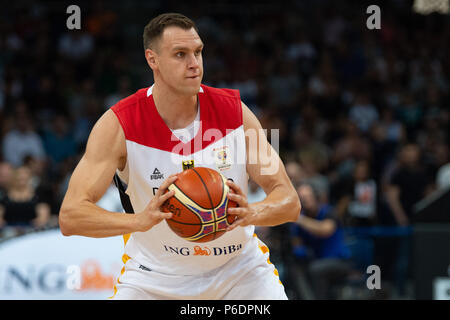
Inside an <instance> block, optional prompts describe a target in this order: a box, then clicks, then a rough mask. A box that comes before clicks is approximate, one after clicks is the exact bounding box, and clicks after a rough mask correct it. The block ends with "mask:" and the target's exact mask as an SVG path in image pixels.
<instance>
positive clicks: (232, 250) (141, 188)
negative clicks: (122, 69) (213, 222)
mask: <svg viewBox="0 0 450 320" xmlns="http://www.w3.org/2000/svg"><path fill="white" fill-rule="evenodd" d="M198 101H199V113H200V117H199V119H200V126H199V127H198V130H197V132H196V133H195V136H194V138H193V139H192V140H190V141H188V142H187V143H184V142H182V141H181V140H180V139H178V138H177V137H176V136H175V135H174V134H173V132H172V131H171V130H170V129H169V127H167V125H166V124H165V122H164V121H163V119H162V118H161V116H160V115H159V113H158V111H157V109H156V107H155V103H154V100H153V96H152V87H150V88H144V89H140V90H138V91H137V92H136V93H135V94H133V95H131V96H129V97H127V98H125V99H123V100H121V101H119V102H118V103H117V104H116V105H114V106H113V107H112V108H111V109H112V110H113V112H114V113H115V115H116V116H117V118H118V119H119V122H120V124H121V126H122V128H123V131H124V133H125V139H126V148H127V164H126V167H125V169H124V170H123V171H118V172H117V173H118V176H119V177H120V179H121V180H122V182H124V183H125V184H126V194H127V195H128V196H129V199H130V202H131V206H132V208H133V211H134V212H140V211H142V210H143V209H144V208H145V207H146V205H147V204H148V202H149V201H150V200H151V198H152V197H153V196H154V194H155V192H156V190H157V189H158V188H159V186H160V185H161V183H162V182H163V181H164V179H166V178H167V177H168V176H169V175H171V174H173V173H177V172H181V171H182V170H183V161H191V160H193V163H194V166H195V167H209V168H212V169H215V170H217V171H219V172H221V173H222V174H223V175H224V176H225V177H226V178H231V179H233V181H234V182H235V183H237V184H238V185H239V186H240V187H241V189H242V190H243V192H244V193H247V182H248V176H247V171H246V157H247V155H246V147H245V135H244V128H243V120H242V106H241V100H240V96H239V92H238V91H237V90H232V89H217V88H212V87H208V86H205V85H202V86H201V88H200V91H199V93H198ZM253 233H254V226H247V227H238V228H235V229H234V230H232V231H230V232H226V233H225V234H224V235H223V236H221V237H220V238H218V239H215V240H213V241H210V242H206V243H195V242H190V241H187V240H184V239H183V238H181V237H179V236H177V235H176V234H175V233H174V232H173V231H172V230H171V229H170V228H169V226H168V225H167V222H166V221H165V220H164V221H162V222H161V223H159V224H157V225H156V226H154V227H153V228H151V229H150V230H148V231H146V232H135V233H132V234H131V235H129V236H128V235H126V236H124V239H125V255H126V256H128V257H130V258H131V259H133V260H135V261H136V262H138V263H139V264H141V265H143V266H145V267H147V268H149V269H152V270H154V271H157V272H160V273H165V274H177V275H195V274H200V273H204V272H207V271H210V270H212V269H215V268H217V267H219V266H221V265H223V264H225V263H226V262H227V261H229V260H230V259H231V258H233V257H235V256H237V255H239V254H240V253H241V252H242V251H244V249H246V251H247V250H248V249H250V250H251V248H248V247H246V245H249V246H253V245H254V242H252V241H249V240H250V239H252V237H253ZM255 250H259V249H258V247H257V246H256V245H255Z"/></svg>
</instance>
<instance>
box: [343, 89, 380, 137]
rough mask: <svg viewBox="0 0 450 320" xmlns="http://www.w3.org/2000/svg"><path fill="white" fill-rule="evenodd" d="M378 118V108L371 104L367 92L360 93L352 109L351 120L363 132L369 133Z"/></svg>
mask: <svg viewBox="0 0 450 320" xmlns="http://www.w3.org/2000/svg"><path fill="white" fill-rule="evenodd" d="M378 118H379V115H378V111H377V108H375V106H374V105H373V104H372V103H371V102H370V99H369V96H368V95H367V94H366V93H365V92H361V93H358V94H357V95H356V98H355V102H354V104H353V106H352V107H351V108H350V112H349V119H350V120H351V121H353V123H355V124H356V125H357V126H358V128H359V130H361V132H363V133H367V132H368V131H369V130H370V128H371V127H372V125H373V124H374V123H376V121H378Z"/></svg>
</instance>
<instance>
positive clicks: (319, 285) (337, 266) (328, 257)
mask: <svg viewBox="0 0 450 320" xmlns="http://www.w3.org/2000/svg"><path fill="white" fill-rule="evenodd" d="M297 192H298V195H299V197H300V200H301V203H302V212H301V214H300V217H299V219H298V220H297V222H296V223H295V224H292V228H291V231H292V247H293V250H294V255H295V256H296V258H297V259H298V260H300V261H303V262H305V261H306V262H307V263H306V269H307V271H306V273H307V275H308V276H309V278H310V280H311V283H312V287H313V291H314V296H315V298H316V299H329V298H331V296H330V289H331V287H332V285H333V284H335V283H336V282H338V281H340V280H342V279H343V278H345V277H346V275H348V274H349V272H350V270H351V267H350V264H349V261H348V259H349V258H350V250H349V248H347V246H346V244H345V241H344V233H343V230H342V228H341V226H340V223H339V221H338V219H336V218H335V217H334V216H333V215H332V207H331V206H330V205H328V204H322V205H321V204H319V202H318V199H317V193H316V192H315V190H314V189H313V188H312V186H311V185H308V184H302V185H300V186H299V187H298V188H297ZM298 267H299V268H300V269H301V268H305V266H304V264H303V266H302V264H301V263H300V264H299V266H298ZM300 271H301V270H300ZM300 285H301V284H300Z"/></svg>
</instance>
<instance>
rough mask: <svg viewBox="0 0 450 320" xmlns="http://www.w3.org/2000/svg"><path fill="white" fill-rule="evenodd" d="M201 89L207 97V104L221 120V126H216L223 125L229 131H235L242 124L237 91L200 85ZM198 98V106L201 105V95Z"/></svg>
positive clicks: (240, 106) (239, 99) (239, 98)
mask: <svg viewBox="0 0 450 320" xmlns="http://www.w3.org/2000/svg"><path fill="white" fill-rule="evenodd" d="M202 89H203V92H204V94H205V96H207V98H206V99H207V100H209V101H208V102H209V104H210V105H211V106H213V108H214V112H215V113H216V114H217V115H218V116H220V118H221V121H220V123H221V125H220V124H216V125H219V126H223V125H225V126H226V127H227V128H229V129H235V128H237V127H239V126H240V125H241V124H242V122H243V118H242V105H241V97H240V94H239V90H236V89H227V88H214V87H209V86H205V85H202ZM199 96H200V105H202V100H203V99H202V97H203V94H200V95H199ZM203 102H206V101H203Z"/></svg>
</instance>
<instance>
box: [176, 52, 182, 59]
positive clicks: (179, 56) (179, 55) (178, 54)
mask: <svg viewBox="0 0 450 320" xmlns="http://www.w3.org/2000/svg"><path fill="white" fill-rule="evenodd" d="M176 56H177V57H178V58H183V57H184V52H182V51H179V52H177V53H176Z"/></svg>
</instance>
